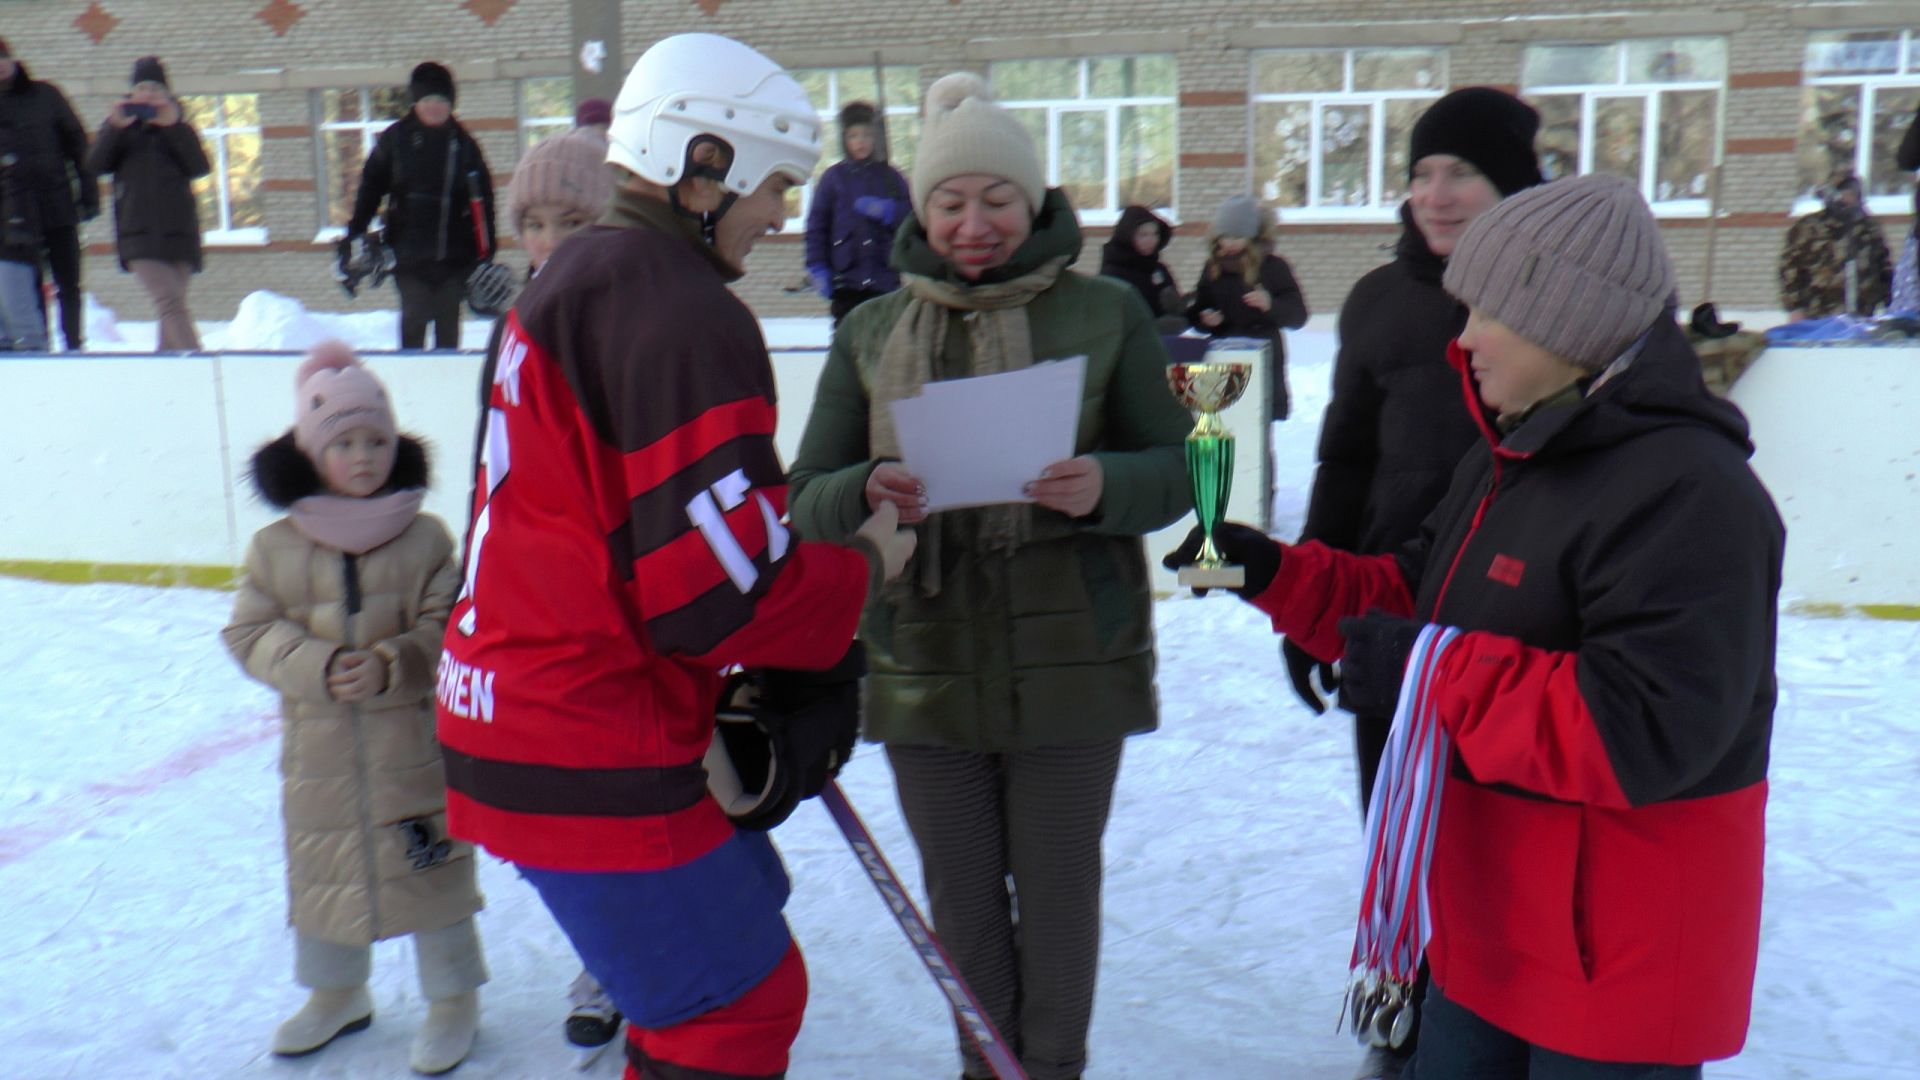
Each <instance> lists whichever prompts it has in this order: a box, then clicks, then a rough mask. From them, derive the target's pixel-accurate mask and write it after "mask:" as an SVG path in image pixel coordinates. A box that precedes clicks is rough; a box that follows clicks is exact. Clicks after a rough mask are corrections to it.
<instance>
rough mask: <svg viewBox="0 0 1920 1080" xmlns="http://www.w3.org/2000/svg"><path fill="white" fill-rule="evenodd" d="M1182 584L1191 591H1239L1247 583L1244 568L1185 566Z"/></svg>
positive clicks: (1182, 572)
mask: <svg viewBox="0 0 1920 1080" xmlns="http://www.w3.org/2000/svg"><path fill="white" fill-rule="evenodd" d="M1179 580H1180V584H1181V585H1182V586H1183V587H1185V588H1189V589H1238V588H1240V587H1242V586H1244V585H1245V584H1246V583H1247V568H1246V567H1244V566H1183V567H1181V568H1180V573H1179Z"/></svg>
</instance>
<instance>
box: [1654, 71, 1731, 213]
mask: <svg viewBox="0 0 1920 1080" xmlns="http://www.w3.org/2000/svg"><path fill="white" fill-rule="evenodd" d="M1719 97H1720V94H1719V92H1718V91H1715V90H1672V91H1668V92H1667V93H1664V94H1661V95H1660V131H1659V134H1658V138H1659V140H1660V157H1659V159H1658V160H1657V161H1655V162H1654V168H1655V170H1656V171H1655V173H1654V190H1653V198H1654V199H1655V200H1664V199H1704V198H1706V197H1707V194H1708V192H1707V181H1708V174H1709V173H1711V172H1712V170H1713V145H1714V140H1715V134H1716V132H1717V131H1718V126H1717V124H1716V120H1717V116H1716V112H1717V107H1718V105H1719Z"/></svg>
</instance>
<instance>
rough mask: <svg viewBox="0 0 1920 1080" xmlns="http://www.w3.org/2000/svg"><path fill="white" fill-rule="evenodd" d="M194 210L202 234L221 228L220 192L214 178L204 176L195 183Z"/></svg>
mask: <svg viewBox="0 0 1920 1080" xmlns="http://www.w3.org/2000/svg"><path fill="white" fill-rule="evenodd" d="M208 156H212V155H208ZM193 208H194V210H195V212H196V213H197V215H198V216H199V218H200V231H201V232H213V231H214V230H216V229H218V228H219V227H220V192H219V189H218V188H216V187H215V186H214V183H213V177H211V176H203V177H201V178H200V179H198V180H195V181H194V182H193Z"/></svg>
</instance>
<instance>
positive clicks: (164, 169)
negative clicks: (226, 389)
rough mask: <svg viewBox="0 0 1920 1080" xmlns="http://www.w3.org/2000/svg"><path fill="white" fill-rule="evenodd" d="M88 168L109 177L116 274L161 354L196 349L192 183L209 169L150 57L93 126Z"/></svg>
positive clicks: (196, 229) (196, 238)
mask: <svg viewBox="0 0 1920 1080" xmlns="http://www.w3.org/2000/svg"><path fill="white" fill-rule="evenodd" d="M87 169H88V171H89V172H92V173H93V174H95V175H97V176H112V177H113V225H114V240H115V244H116V246H117V247H118V249H119V253H120V269H122V270H125V271H128V272H130V273H132V274H133V276H134V277H136V278H138V279H140V286H141V288H144V289H145V290H146V291H147V295H148V296H150V297H152V298H153V307H154V314H155V317H156V318H158V319H159V320H160V339H159V348H160V351H162V352H175V351H192V350H195V349H198V348H199V347H200V335H199V333H198V331H196V330H195V328H194V325H193V313H192V312H191V311H189V310H188V309H187V287H188V285H189V284H190V283H191V282H192V281H193V275H195V274H197V273H199V272H200V269H201V257H200V208H199V205H198V204H197V203H195V201H194V198H193V182H194V181H195V180H197V179H199V178H200V177H202V176H205V175H207V173H209V172H211V171H212V169H213V166H212V165H210V164H208V162H207V151H206V148H205V147H203V146H201V145H200V136H199V135H198V134H196V133H195V132H194V130H193V125H191V124H189V123H187V121H186V119H185V118H184V117H182V116H181V114H180V103H179V102H178V101H176V100H174V97H173V92H172V91H171V90H170V89H169V88H168V86H167V71H166V68H164V67H162V66H161V64H160V61H159V59H158V58H157V57H152V56H146V57H142V58H140V59H139V60H136V61H134V65H133V90H132V92H130V93H129V94H128V95H127V96H126V97H125V98H123V99H121V100H120V101H117V102H115V103H114V106H113V109H112V110H111V111H110V112H108V113H107V120H106V123H104V124H102V125H100V135H99V137H98V138H97V139H95V140H94V144H93V152H92V153H91V154H89V155H88V156H87Z"/></svg>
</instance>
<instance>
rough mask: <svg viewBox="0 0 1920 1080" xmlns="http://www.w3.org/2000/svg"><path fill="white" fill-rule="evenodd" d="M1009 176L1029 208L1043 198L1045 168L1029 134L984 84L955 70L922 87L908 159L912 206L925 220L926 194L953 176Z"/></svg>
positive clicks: (1036, 209) (1034, 207)
mask: <svg viewBox="0 0 1920 1080" xmlns="http://www.w3.org/2000/svg"><path fill="white" fill-rule="evenodd" d="M973 175H981V176H998V177H1001V178H1002V179H1005V180H1011V181H1012V182H1013V184H1014V186H1015V187H1017V188H1019V189H1020V192H1021V194H1023V195H1025V196H1026V197H1027V206H1028V208H1029V209H1030V210H1032V211H1033V213H1035V214H1038V213H1039V212H1040V206H1041V204H1042V203H1044V202H1046V198H1047V170H1046V166H1044V165H1042V164H1041V162H1040V153H1039V151H1037V150H1035V149H1034V146H1033V136H1032V135H1030V134H1028V133H1027V129H1026V128H1025V127H1024V126H1023V125H1022V124H1021V123H1020V120H1019V118H1018V117H1016V116H1014V115H1013V114H1012V113H1010V112H1008V111H1007V110H1005V109H1003V108H1001V107H1000V105H999V103H998V102H995V101H994V100H993V95H992V94H991V93H990V92H988V90H987V84H986V83H985V82H984V81H983V80H982V79H981V78H980V76H978V75H974V74H972V73H971V72H965V71H956V72H954V73H953V74H951V75H948V76H946V77H944V78H942V79H939V80H938V81H936V82H935V83H934V84H933V85H932V86H930V87H928V88H927V97H926V108H925V118H924V119H923V120H922V121H921V126H920V145H919V146H918V147H917V149H916V150H915V153H914V158H913V209H914V211H915V212H917V213H920V214H921V215H922V218H921V220H923V221H924V220H925V211H926V205H927V196H928V195H930V194H932V193H933V189H934V188H936V187H939V186H940V185H941V184H943V183H945V182H946V181H948V180H951V179H953V178H954V177H956V176H973Z"/></svg>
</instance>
